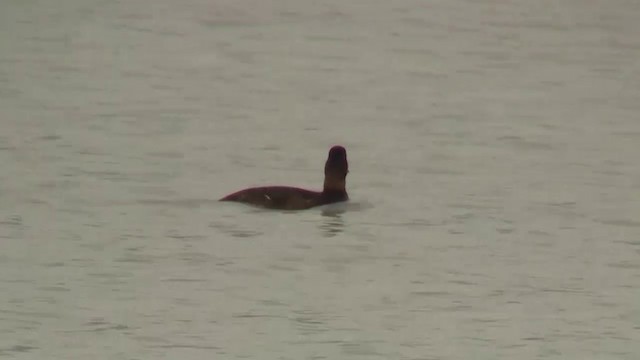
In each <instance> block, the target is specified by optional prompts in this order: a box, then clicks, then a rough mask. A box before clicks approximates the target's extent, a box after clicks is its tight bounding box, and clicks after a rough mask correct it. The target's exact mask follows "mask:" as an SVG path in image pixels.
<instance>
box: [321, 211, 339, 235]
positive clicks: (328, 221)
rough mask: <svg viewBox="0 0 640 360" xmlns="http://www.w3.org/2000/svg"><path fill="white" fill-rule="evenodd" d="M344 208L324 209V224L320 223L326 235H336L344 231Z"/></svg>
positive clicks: (323, 233)
mask: <svg viewBox="0 0 640 360" xmlns="http://www.w3.org/2000/svg"><path fill="white" fill-rule="evenodd" d="M343 213H344V210H342V209H341V210H337V209H323V210H322V218H323V219H322V224H320V230H322V235H323V236H324V237H327V238H330V237H334V236H336V235H338V234H340V233H342V232H343V231H344V220H342V214H343Z"/></svg>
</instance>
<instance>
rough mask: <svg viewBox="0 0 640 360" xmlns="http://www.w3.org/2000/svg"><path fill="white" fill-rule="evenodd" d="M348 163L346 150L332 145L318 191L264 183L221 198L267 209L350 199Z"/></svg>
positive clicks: (281, 208) (291, 208)
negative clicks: (347, 186)
mask: <svg viewBox="0 0 640 360" xmlns="http://www.w3.org/2000/svg"><path fill="white" fill-rule="evenodd" d="M348 172H349V164H348V162H347V151H346V150H345V148H344V147H342V146H334V147H332V148H331V149H330V150H329V156H328V158H327V162H326V163H325V166H324V187H323V189H322V191H321V192H318V191H311V190H306V189H301V188H297V187H290V186H263V187H255V188H249V189H244V190H240V191H238V192H235V193H233V194H229V195H227V196H225V197H223V198H222V199H220V201H236V202H241V203H245V204H250V205H255V206H260V207H264V208H268V209H280V210H303V209H309V208H312V207H314V206H320V205H326V204H331V203H335V202H340V201H346V200H348V199H349V196H348V195H347V191H346V189H345V186H346V178H347V173H348Z"/></svg>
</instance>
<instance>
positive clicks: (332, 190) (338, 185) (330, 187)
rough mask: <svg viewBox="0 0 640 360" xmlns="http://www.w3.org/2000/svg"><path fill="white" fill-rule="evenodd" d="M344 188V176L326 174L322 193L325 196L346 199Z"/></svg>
mask: <svg viewBox="0 0 640 360" xmlns="http://www.w3.org/2000/svg"><path fill="white" fill-rule="evenodd" d="M345 186H346V175H337V174H326V175H325V177H324V187H323V188H322V192H323V193H324V194H326V195H331V196H342V197H346V195H347V191H346V189H345Z"/></svg>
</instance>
